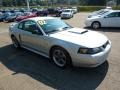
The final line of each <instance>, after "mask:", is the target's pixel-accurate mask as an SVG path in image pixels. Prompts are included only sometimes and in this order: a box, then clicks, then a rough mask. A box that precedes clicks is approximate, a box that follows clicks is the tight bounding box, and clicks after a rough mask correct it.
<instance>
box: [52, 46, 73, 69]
mask: <svg viewBox="0 0 120 90" xmlns="http://www.w3.org/2000/svg"><path fill="white" fill-rule="evenodd" d="M58 51H60V52H61V53H60V54H58V56H57V53H58ZM55 54H56V56H55ZM62 56H63V57H62ZM51 59H52V60H53V61H54V63H55V64H56V65H57V66H58V67H60V68H65V67H66V66H68V65H72V62H71V57H70V55H69V53H68V52H67V51H66V50H65V49H63V48H61V47H54V48H53V49H52V51H51ZM58 59H59V60H58Z"/></svg>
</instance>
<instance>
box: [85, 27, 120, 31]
mask: <svg viewBox="0 0 120 90" xmlns="http://www.w3.org/2000/svg"><path fill="white" fill-rule="evenodd" d="M84 28H85V29H89V30H93V31H102V32H120V28H113V27H107V28H100V29H92V28H90V27H84Z"/></svg>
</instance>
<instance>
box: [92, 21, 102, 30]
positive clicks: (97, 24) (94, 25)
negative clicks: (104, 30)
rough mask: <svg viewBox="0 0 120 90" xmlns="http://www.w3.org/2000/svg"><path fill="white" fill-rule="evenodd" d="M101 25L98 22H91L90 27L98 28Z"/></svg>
mask: <svg viewBox="0 0 120 90" xmlns="http://www.w3.org/2000/svg"><path fill="white" fill-rule="evenodd" d="M100 27H101V24H100V23H99V22H93V23H92V28H93V29H99V28H100Z"/></svg>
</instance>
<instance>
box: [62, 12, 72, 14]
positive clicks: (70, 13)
mask: <svg viewBox="0 0 120 90" xmlns="http://www.w3.org/2000/svg"><path fill="white" fill-rule="evenodd" d="M62 14H71V13H70V12H62Z"/></svg>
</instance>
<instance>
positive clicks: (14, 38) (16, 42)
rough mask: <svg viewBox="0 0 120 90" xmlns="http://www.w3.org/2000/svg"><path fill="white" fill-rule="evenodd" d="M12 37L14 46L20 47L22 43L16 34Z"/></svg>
mask: <svg viewBox="0 0 120 90" xmlns="http://www.w3.org/2000/svg"><path fill="white" fill-rule="evenodd" d="M11 39H12V43H13V45H14V47H15V48H20V44H19V42H18V40H17V38H16V37H15V36H11Z"/></svg>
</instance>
